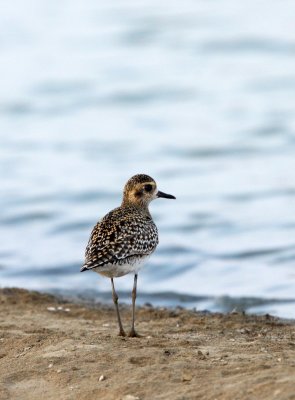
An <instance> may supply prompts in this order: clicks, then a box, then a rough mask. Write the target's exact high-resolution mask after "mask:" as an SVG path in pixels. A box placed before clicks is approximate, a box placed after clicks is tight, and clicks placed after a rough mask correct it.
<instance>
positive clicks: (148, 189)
mask: <svg viewBox="0 0 295 400" xmlns="http://www.w3.org/2000/svg"><path fill="white" fill-rule="evenodd" d="M144 190H145V191H146V192H151V191H152V190H153V186H152V185H145V186H144Z"/></svg>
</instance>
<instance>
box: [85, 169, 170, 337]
mask: <svg viewBox="0 0 295 400" xmlns="http://www.w3.org/2000/svg"><path fill="white" fill-rule="evenodd" d="M158 197H164V198H168V199H175V197H174V196H172V195H168V194H165V193H163V192H160V191H159V190H158V189H157V185H156V182H155V181H154V179H153V178H151V177H150V176H148V175H145V174H138V175H135V176H133V177H132V178H130V179H129V180H128V182H127V183H126V185H125V187H124V192H123V201H122V204H121V206H120V207H118V208H115V209H114V210H112V211H110V212H109V213H108V214H106V215H105V216H104V217H103V218H102V220H101V221H100V222H98V223H97V224H96V225H95V227H94V228H93V230H92V233H91V235H90V239H89V242H88V245H87V247H86V252H85V262H84V265H83V266H82V268H81V272H83V271H86V270H92V271H95V272H98V273H99V274H101V275H105V276H107V277H109V278H111V283H112V293H113V301H114V304H115V307H116V312H117V318H118V324H119V329H120V331H119V335H122V336H125V331H124V329H123V325H122V322H121V318H120V313H119V308H118V295H117V293H116V291H115V286H114V280H113V278H116V277H120V276H123V275H125V274H128V273H130V272H133V273H134V286H133V290H132V328H131V331H130V333H129V335H130V336H137V334H136V332H135V329H134V320H135V317H134V313H135V299H136V287H137V273H138V271H139V269H140V267H141V266H142V265H143V264H144V261H145V260H146V259H147V257H149V256H150V255H151V254H152V253H153V252H154V250H155V249H156V247H157V245H158V230H157V227H156V225H155V224H154V222H153V219H152V217H151V214H150V212H149V209H148V205H149V203H150V202H151V201H152V200H154V199H156V198H158Z"/></svg>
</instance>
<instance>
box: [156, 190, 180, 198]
mask: <svg viewBox="0 0 295 400" xmlns="http://www.w3.org/2000/svg"><path fill="white" fill-rule="evenodd" d="M157 197H163V198H164V199H176V197H174V196H172V194H166V193H163V192H160V190H158V193H157Z"/></svg>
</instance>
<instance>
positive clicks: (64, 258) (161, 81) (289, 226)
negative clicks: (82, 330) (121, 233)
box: [0, 0, 295, 318]
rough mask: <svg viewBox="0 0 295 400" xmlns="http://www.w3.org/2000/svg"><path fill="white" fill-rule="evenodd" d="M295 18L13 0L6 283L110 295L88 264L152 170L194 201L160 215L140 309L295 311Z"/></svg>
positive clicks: (122, 286)
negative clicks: (124, 196) (107, 218)
mask: <svg viewBox="0 0 295 400" xmlns="http://www.w3.org/2000/svg"><path fill="white" fill-rule="evenodd" d="M294 12H295V5H294V2H293V1H291V0H290V1H285V2H284V4H283V5H282V3H281V2H278V1H275V0H271V1H270V0H262V1H259V2H257V1H254V0H250V1H248V2H246V3H243V4H242V3H241V2H236V1H234V0H219V1H214V0H211V1H205V0H203V1H198V2H196V1H193V0H191V1H188V0H187V1H174V2H171V1H169V2H168V1H160V2H159V1H153V0H149V1H142V2H140V3H138V2H136V1H128V0H124V1H120V2H117V1H115V0H111V1H108V2H97V1H94V0H84V1H83V2H82V1H79V0H74V1H71V2H67V1H52V0H51V1H49V0H43V1H40V0H38V1H37V0H35V1H33V0H31V1H30V0H27V1H20V0H12V1H10V2H9V3H8V2H6V4H5V7H2V10H1V14H0V31H1V33H0V52H1V53H0V54H1V62H0V76H1V78H2V79H1V90H0V174H1V175H0V183H1V196H0V207H1V215H0V238H1V246H0V274H1V276H0V280H1V282H0V284H1V286H21V287H26V288H33V289H39V290H49V291H62V292H64V293H78V294H79V295H81V296H87V295H88V296H97V298H99V299H103V300H104V301H105V300H106V299H109V293H106V292H109V290H110V288H109V286H110V284H109V281H108V280H107V279H103V278H100V277H99V276H98V275H96V274H91V273H83V274H80V273H79V267H80V265H81V264H82V262H83V254H84V249H85V246H86V243H87V240H88V237H89V233H90V230H91V228H92V226H93V225H94V223H95V222H96V221H97V220H98V219H99V218H101V217H102V216H103V215H104V214H105V213H106V212H107V211H109V210H110V209H111V208H113V207H115V206H117V205H118V204H119V203H120V199H121V189H122V187H123V185H124V183H125V181H126V180H127V179H128V178H129V177H130V176H132V175H133V174H135V173H139V172H144V173H147V174H150V175H151V176H153V177H154V178H155V179H156V180H157V182H158V186H159V189H160V190H162V191H165V192H168V193H172V194H174V195H175V196H176V197H177V200H176V201H169V200H163V199H162V200H158V201H155V202H154V203H153V204H152V205H151V212H152V214H153V216H154V219H155V221H156V223H157V225H158V228H159V231H160V245H159V247H158V250H157V252H156V253H155V254H154V256H153V257H152V258H151V259H150V261H149V263H148V265H147V266H146V268H145V269H144V270H143V271H142V273H141V274H140V277H139V293H140V301H142V302H143V301H150V302H152V303H154V304H159V305H160V304H165V305H167V304H168V305H175V304H179V303H180V304H182V305H184V306H188V307H195V306H196V307H197V308H199V309H209V310H221V311H229V310H230V309H232V308H234V307H236V308H246V309H247V310H249V311H250V312H259V313H260V312H270V313H272V314H275V315H279V316H282V317H287V318H295V304H294V302H295V293H294V286H295V269H294V264H295V213H294V199H295V175H294V171H295V113H294V109H295V95H294V93H295V72H294V71H295V29H294V18H293V16H294ZM262 16H263V18H262ZM131 287H132V277H131V276H127V277H124V278H120V279H118V280H117V288H118V289H119V290H120V291H121V292H122V294H123V295H125V293H126V296H127V291H130V290H131ZM95 293H96V295H95ZM126 298H127V297H126Z"/></svg>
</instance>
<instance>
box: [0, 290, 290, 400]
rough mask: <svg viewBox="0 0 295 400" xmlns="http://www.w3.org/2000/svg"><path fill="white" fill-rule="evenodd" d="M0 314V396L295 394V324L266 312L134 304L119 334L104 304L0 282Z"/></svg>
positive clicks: (147, 399)
mask: <svg viewBox="0 0 295 400" xmlns="http://www.w3.org/2000/svg"><path fill="white" fill-rule="evenodd" d="M130 314H131V312H130V308H129V307H127V306H125V307H123V311H122V317H123V321H124V323H125V326H126V328H127V323H128V325H129V323H130V316H131V315H130ZM0 320H1V322H0V399H18V400H21V399H30V400H34V399H40V398H43V399H46V400H48V399H55V400H56V399H79V400H82V399H85V400H86V399H106V400H108V399H110V400H111V399H114V400H120V399H124V400H135V399H140V400H152V399H177V400H186V399H212V400H213V399H218V400H223V399H224V400H225V399H228V400H233V399H234V400H237V399H261V400H266V399H267V400H269V399H279V400H284V399H288V400H291V399H295V325H294V324H293V323H283V322H282V321H280V320H278V319H275V318H273V317H270V316H268V315H266V316H261V317H256V316H249V315H244V314H228V315H222V314H203V313H198V312H193V311H187V310H182V309H175V310H169V309H159V308H153V307H142V308H140V309H138V311H137V329H138V331H139V332H140V333H141V334H142V337H141V338H121V337H118V336H117V335H116V334H117V326H116V319H115V313H114V310H113V308H110V307H108V306H95V307H94V306H88V305H85V304H72V303H67V302H65V301H63V300H61V299H58V298H56V297H53V296H50V295H46V294H40V293H37V292H28V291H26V290H21V289H2V290H0Z"/></svg>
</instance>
